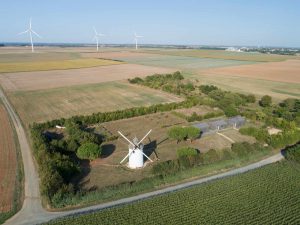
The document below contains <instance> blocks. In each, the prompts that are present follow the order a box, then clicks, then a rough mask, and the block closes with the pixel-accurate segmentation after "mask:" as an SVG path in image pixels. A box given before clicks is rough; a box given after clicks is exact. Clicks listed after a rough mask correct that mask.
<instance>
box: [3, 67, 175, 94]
mask: <svg viewBox="0 0 300 225" xmlns="http://www.w3.org/2000/svg"><path fill="white" fill-rule="evenodd" d="M174 71H175V70H174V69H168V68H161V67H152V66H143V65H134V64H122V65H113V66H101V67H93V68H84V69H70V70H56V71H39V72H23V73H7V74H1V75H0V83H1V84H2V86H3V88H4V89H5V90H7V91H28V90H41V89H49V88H57V87H67V86H72V85H83V84H93V83H102V82H108V81H115V80H124V79H128V78H133V77H137V76H138V77H144V76H147V75H152V74H155V73H170V72H174Z"/></svg>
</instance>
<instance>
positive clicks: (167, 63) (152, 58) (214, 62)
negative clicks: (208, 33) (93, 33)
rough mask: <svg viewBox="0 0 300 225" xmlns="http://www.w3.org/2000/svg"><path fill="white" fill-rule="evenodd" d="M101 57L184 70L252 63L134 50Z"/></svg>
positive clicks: (106, 54) (249, 62) (108, 53)
mask: <svg viewBox="0 0 300 225" xmlns="http://www.w3.org/2000/svg"><path fill="white" fill-rule="evenodd" d="M102 57H103V58H107V59H113V60H121V61H124V62H127V63H134V64H140V65H147V66H159V67H167V68H177V69H180V70H184V71H190V70H193V69H208V68H219V67H227V66H237V65H244V64H253V63H255V62H252V61H240V60H227V59H208V58H197V57H187V56H175V55H160V54H147V53H136V52H113V53H110V52H105V53H103V54H102Z"/></svg>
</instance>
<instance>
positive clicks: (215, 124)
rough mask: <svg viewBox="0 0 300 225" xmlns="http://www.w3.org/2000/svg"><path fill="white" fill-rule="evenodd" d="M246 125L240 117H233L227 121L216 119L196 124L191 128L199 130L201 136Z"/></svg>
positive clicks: (244, 120)
mask: <svg viewBox="0 0 300 225" xmlns="http://www.w3.org/2000/svg"><path fill="white" fill-rule="evenodd" d="M245 123H246V119H245V118H244V117H242V116H235V117H231V118H228V119H218V120H213V121H208V122H202V123H196V124H194V125H193V126H194V127H197V128H199V129H200V130H201V132H202V135H207V134H211V133H215V132H217V131H220V130H224V129H227V128H231V127H232V128H240V127H242V126H243V125H244V124H245Z"/></svg>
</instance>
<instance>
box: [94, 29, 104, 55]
mask: <svg viewBox="0 0 300 225" xmlns="http://www.w3.org/2000/svg"><path fill="white" fill-rule="evenodd" d="M93 29H94V32H95V36H94V40H96V43H97V52H98V51H99V39H100V37H103V36H104V34H101V33H100V34H99V33H98V32H97V30H96V28H95V27H93Z"/></svg>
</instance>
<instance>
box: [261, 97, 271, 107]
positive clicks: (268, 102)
mask: <svg viewBox="0 0 300 225" xmlns="http://www.w3.org/2000/svg"><path fill="white" fill-rule="evenodd" d="M271 104H272V97H271V96H269V95H264V96H263V97H262V98H261V100H260V101H259V105H260V106H261V107H269V106H271Z"/></svg>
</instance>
